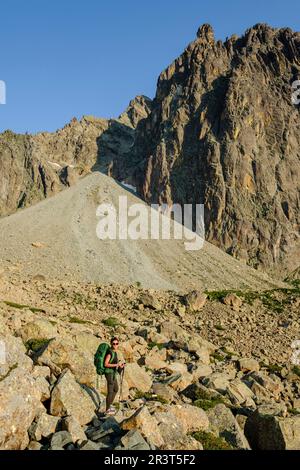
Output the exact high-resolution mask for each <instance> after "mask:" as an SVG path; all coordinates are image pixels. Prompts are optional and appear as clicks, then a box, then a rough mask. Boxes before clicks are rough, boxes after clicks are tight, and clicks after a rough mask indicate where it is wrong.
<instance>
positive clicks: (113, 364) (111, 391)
mask: <svg viewBox="0 0 300 470" xmlns="http://www.w3.org/2000/svg"><path fill="white" fill-rule="evenodd" d="M118 346H119V340H118V338H116V337H114V338H112V339H111V342H110V345H109V344H107V343H101V344H100V345H99V347H98V349H97V352H96V354H95V357H94V364H95V367H96V371H97V388H99V383H98V376H99V375H100V376H101V375H104V376H105V378H106V381H107V398H106V413H105V414H106V415H111V414H115V412H116V410H115V408H114V407H113V402H114V400H115V398H116V395H117V393H118V390H119V386H118V379H117V374H118V373H119V374H121V393H122V383H123V377H124V367H125V362H122V361H119V359H118V354H117V350H118ZM121 393H120V394H121ZM120 398H121V397H120Z"/></svg>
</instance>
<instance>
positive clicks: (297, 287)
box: [206, 279, 300, 313]
mask: <svg viewBox="0 0 300 470" xmlns="http://www.w3.org/2000/svg"><path fill="white" fill-rule="evenodd" d="M290 284H291V287H290V288H278V289H270V290H266V291H262V292H258V291H249V290H248V291H247V290H245V291H241V290H220V291H206V294H207V296H208V299H209V300H211V301H217V302H223V300H224V299H225V297H227V295H229V294H235V295H236V296H238V297H240V298H241V299H242V300H243V301H244V302H245V303H247V304H249V305H253V303H254V301H255V300H257V299H258V300H260V301H261V302H262V304H263V305H264V306H265V307H266V308H267V309H269V310H272V311H273V312H275V313H282V312H283V311H284V309H285V308H286V307H288V306H289V305H290V303H291V301H293V299H296V298H298V297H299V296H300V281H299V280H298V279H297V280H294V281H290Z"/></svg>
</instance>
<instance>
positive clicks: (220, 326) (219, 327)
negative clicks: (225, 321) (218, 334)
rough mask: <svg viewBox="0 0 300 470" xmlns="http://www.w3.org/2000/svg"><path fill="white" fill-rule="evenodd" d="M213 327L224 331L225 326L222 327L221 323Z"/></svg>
mask: <svg viewBox="0 0 300 470" xmlns="http://www.w3.org/2000/svg"><path fill="white" fill-rule="evenodd" d="M215 329H216V330H218V331H226V328H224V326H222V325H215Z"/></svg>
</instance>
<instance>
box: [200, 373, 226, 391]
mask: <svg viewBox="0 0 300 470" xmlns="http://www.w3.org/2000/svg"><path fill="white" fill-rule="evenodd" d="M230 380H231V377H230V375H228V374H226V373H224V372H214V373H213V374H211V375H210V376H209V377H206V378H205V379H204V380H203V384H204V385H205V386H206V387H207V388H211V389H213V390H217V392H219V393H221V394H222V395H225V393H226V391H227V388H228V387H229V384H230Z"/></svg>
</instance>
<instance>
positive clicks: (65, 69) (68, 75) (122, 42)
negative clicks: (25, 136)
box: [0, 0, 300, 132]
mask: <svg viewBox="0 0 300 470" xmlns="http://www.w3.org/2000/svg"><path fill="white" fill-rule="evenodd" d="M0 13H1V27H0V44H1V62H0V64H1V66H0V80H4V81H5V82H6V85H7V104H6V105H4V106H3V105H0V130H1V131H2V130H4V129H12V130H14V131H16V132H26V131H28V132H37V131H41V130H49V131H53V130H56V129H57V128H59V127H61V126H63V125H64V124H65V123H67V122H68V121H69V120H70V119H71V118H72V117H73V116H76V117H78V118H80V117H81V116H82V115H83V114H94V115H96V116H101V117H114V116H117V115H119V114H120V113H121V112H122V111H123V110H124V109H125V108H126V106H127V104H128V102H129V101H130V99H131V98H133V97H134V96H136V95H137V94H145V95H148V96H150V97H153V96H154V94H155V88H156V81H157V77H158V75H159V73H160V72H161V71H162V70H163V69H164V68H165V67H166V66H167V65H168V64H169V63H170V62H172V61H173V60H174V59H175V58H176V57H177V56H178V55H179V54H180V53H181V52H182V51H183V49H184V47H185V46H186V45H187V44H188V43H189V42H190V41H191V40H193V39H194V38H195V36H196V31H197V29H198V27H199V26H200V25H201V24H203V23H210V24H211V25H212V26H213V28H214V30H215V35H216V38H217V39H224V38H225V37H226V36H231V34H233V33H236V34H242V33H243V32H244V31H245V30H246V29H247V28H248V27H250V26H253V25H254V24H256V23H258V22H266V23H269V24H270V25H272V26H275V27H281V26H282V27H283V26H289V27H291V28H292V29H294V30H297V31H299V30H300V27H299V22H300V20H299V18H300V2H299V0H285V1H282V0H260V1H259V0H251V1H249V2H246V1H242V0H239V1H238V0H149V1H146V0H139V1H138V0H106V1H102V0H85V1H83V0H47V1H46V0H26V1H25V0H9V1H6V2H2V4H1V9H0Z"/></svg>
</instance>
